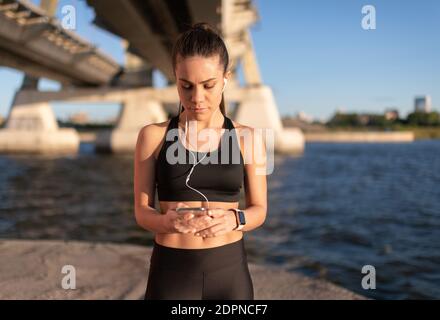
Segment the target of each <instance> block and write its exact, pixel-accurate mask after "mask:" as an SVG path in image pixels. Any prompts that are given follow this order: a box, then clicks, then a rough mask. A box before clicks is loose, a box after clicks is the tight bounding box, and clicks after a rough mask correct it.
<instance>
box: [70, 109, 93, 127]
mask: <svg viewBox="0 0 440 320" xmlns="http://www.w3.org/2000/svg"><path fill="white" fill-rule="evenodd" d="M68 120H69V122H72V123H76V124H86V123H88V122H89V115H88V114H87V112H76V113H74V114H72V115H70V116H69V119H68Z"/></svg>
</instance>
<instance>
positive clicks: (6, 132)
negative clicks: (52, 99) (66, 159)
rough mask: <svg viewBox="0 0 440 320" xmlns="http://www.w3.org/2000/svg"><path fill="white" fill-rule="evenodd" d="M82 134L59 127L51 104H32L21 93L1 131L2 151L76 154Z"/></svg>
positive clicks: (0, 149) (16, 96) (23, 93)
mask: <svg viewBox="0 0 440 320" xmlns="http://www.w3.org/2000/svg"><path fill="white" fill-rule="evenodd" d="M79 141H80V140H79V135H78V133H77V132H76V130H74V129H71V128H59V127H58V123H57V121H56V118H55V115H54V113H53V111H52V108H51V106H50V105H49V103H48V102H30V101H29V99H27V95H26V93H25V92H20V91H19V92H18V93H17V94H16V95H15V99H14V102H13V105H12V107H11V110H10V112H9V115H8V118H7V120H6V124H5V128H3V129H0V152H4V153H76V152H77V151H78V148H79Z"/></svg>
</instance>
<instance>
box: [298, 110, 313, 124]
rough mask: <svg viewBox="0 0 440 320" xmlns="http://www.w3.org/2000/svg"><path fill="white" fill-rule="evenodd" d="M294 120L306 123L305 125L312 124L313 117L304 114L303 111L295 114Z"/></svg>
mask: <svg viewBox="0 0 440 320" xmlns="http://www.w3.org/2000/svg"><path fill="white" fill-rule="evenodd" d="M296 118H297V119H298V120H300V121H303V122H307V123H312V122H313V117H312V116H310V115H308V114H306V113H305V112H304V111H300V112H298V113H297V114H296Z"/></svg>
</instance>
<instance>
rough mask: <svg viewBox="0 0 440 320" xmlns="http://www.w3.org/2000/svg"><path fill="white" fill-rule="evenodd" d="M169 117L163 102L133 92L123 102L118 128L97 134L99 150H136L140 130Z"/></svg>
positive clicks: (119, 151)
mask: <svg viewBox="0 0 440 320" xmlns="http://www.w3.org/2000/svg"><path fill="white" fill-rule="evenodd" d="M167 119H168V116H167V114H166V113H165V111H164V109H163V106H162V104H161V103H160V102H159V101H157V100H153V99H151V98H150V99H148V98H147V97H143V96H142V95H140V94H132V95H131V96H129V97H127V98H125V99H124V100H123V102H122V108H121V112H120V113H119V117H118V121H117V124H116V128H115V129H113V130H108V131H104V132H102V133H100V134H98V135H97V137H96V144H95V148H96V150H97V151H102V152H113V153H127V152H128V153H130V152H134V150H135V147H136V141H137V135H138V133H139V130H140V129H141V128H142V127H143V126H145V125H148V124H150V123H156V122H163V121H166V120H167Z"/></svg>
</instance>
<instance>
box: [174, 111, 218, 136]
mask: <svg viewBox="0 0 440 320" xmlns="http://www.w3.org/2000/svg"><path fill="white" fill-rule="evenodd" d="M185 121H188V125H189V124H190V123H191V125H192V126H194V125H196V126H197V132H199V131H200V130H203V129H206V128H213V129H217V128H222V127H223V122H224V115H223V114H222V113H221V112H220V110H219V109H217V110H216V111H214V113H213V114H212V115H211V116H210V117H208V118H206V119H197V118H195V117H191V115H190V114H189V113H188V112H187V111H186V110H184V111H183V112H182V113H181V114H180V115H179V124H180V126H181V127H183V128H184V127H185ZM194 121H196V122H194Z"/></svg>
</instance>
